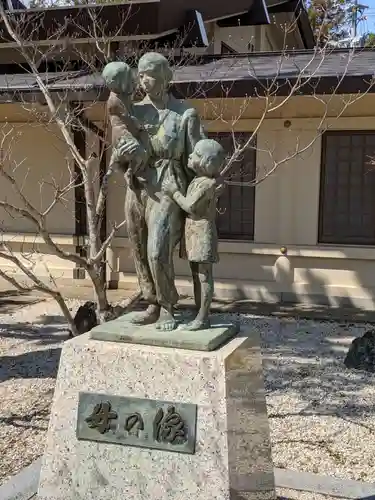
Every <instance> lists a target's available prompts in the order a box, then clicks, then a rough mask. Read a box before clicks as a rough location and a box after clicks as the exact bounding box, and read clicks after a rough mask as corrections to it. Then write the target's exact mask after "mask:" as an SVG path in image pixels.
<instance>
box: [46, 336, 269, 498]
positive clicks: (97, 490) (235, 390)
mask: <svg viewBox="0 0 375 500" xmlns="http://www.w3.org/2000/svg"><path fill="white" fill-rule="evenodd" d="M176 334H177V333H176ZM80 393H81V394H82V393H92V394H98V393H99V394H103V398H104V399H105V396H106V395H107V396H117V397H122V398H143V399H150V400H153V401H161V402H165V401H167V402H174V403H176V407H177V404H191V405H196V407H197V410H196V429H195V431H196V441H195V452H194V453H193V454H189V453H178V452H176V451H166V450H160V449H148V448H145V447H143V448H141V447H137V446H127V445H123V444H113V443H109V442H98V441H88V440H78V439H77V434H76V428H77V413H78V404H79V399H80ZM112 401H113V402H114V405H113V408H112V410H113V411H120V410H119V409H117V408H116V407H115V406H116V398H112ZM94 498H97V499H100V500H102V499H103V500H123V499H125V498H129V499H134V500H142V499H145V500H146V499H147V500H189V499H192V500H270V499H275V498H276V496H275V490H274V475H273V467H272V461H271V451H270V442H269V426H268V420H267V412H266V402H265V394H264V386H263V377H262V364H261V354H260V342H259V338H258V336H257V334H256V333H255V332H253V331H251V330H250V331H246V330H242V331H241V332H240V333H239V334H238V335H237V336H236V337H235V338H233V339H232V340H231V341H229V342H228V343H227V344H225V345H224V346H222V347H221V348H219V349H218V350H216V351H211V352H203V351H193V350H183V349H175V348H168V347H155V346H147V345H136V344H128V343H115V342H103V341H98V340H93V339H90V337H89V334H85V335H82V336H80V337H77V338H75V339H72V340H70V341H67V342H65V344H64V347H63V351H62V356H61V362H60V368H59V372H58V378H57V383H56V389H55V396H54V401H53V406H52V411H51V418H50V425H49V430H48V435H47V443H46V449H45V454H44V457H43V461H42V469H41V476H40V483H39V491H38V500H73V499H74V500H78V499H79V500H93V499H94Z"/></svg>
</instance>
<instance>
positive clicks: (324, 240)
mask: <svg viewBox="0 0 375 500" xmlns="http://www.w3.org/2000/svg"><path fill="white" fill-rule="evenodd" d="M356 135H361V136H363V135H373V136H374V137H375V130H347V129H343V130H330V131H327V132H325V133H324V134H323V135H322V142H321V156H320V179H319V204H318V234H317V243H318V244H321V245H337V246H361V247H365V248H366V247H371V246H375V225H374V234H373V236H372V238H368V239H366V238H363V239H361V238H358V237H355V236H354V237H344V238H343V237H342V235H336V236H335V235H334V236H333V237H328V236H327V235H325V234H324V224H325V222H326V219H325V217H326V215H325V214H324V203H325V195H326V176H327V152H328V151H327V140H328V138H329V137H333V136H336V137H337V136H338V137H343V136H350V137H352V136H356ZM374 152H375V151H374ZM374 175H375V171H374ZM336 183H337V179H336V180H335V189H337V184H336ZM374 195H375V192H374ZM373 210H374V220H375V199H374V208H373Z"/></svg>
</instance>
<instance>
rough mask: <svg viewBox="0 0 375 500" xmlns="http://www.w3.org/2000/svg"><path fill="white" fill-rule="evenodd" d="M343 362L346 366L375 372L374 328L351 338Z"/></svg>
mask: <svg viewBox="0 0 375 500" xmlns="http://www.w3.org/2000/svg"><path fill="white" fill-rule="evenodd" d="M344 364H345V366H346V367H347V368H354V369H356V370H366V371H368V372H375V330H369V331H367V332H366V333H365V334H364V335H363V336H362V337H358V338H356V339H354V340H353V342H352V344H351V346H350V348H349V351H348V353H347V355H346V358H345V360H344Z"/></svg>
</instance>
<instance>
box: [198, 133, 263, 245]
mask: <svg viewBox="0 0 375 500" xmlns="http://www.w3.org/2000/svg"><path fill="white" fill-rule="evenodd" d="M252 133H253V132H252V131H249V132H243V131H238V132H234V135H235V137H236V136H249V137H250V136H251V135H252ZM232 135H233V132H208V133H207V137H208V138H209V139H214V140H217V141H218V142H220V137H224V138H225V139H227V138H228V137H229V138H230V139H231V138H232ZM231 140H232V139H231ZM256 140H257V138H256V137H255V138H254V141H255V148H254V149H253V150H252V151H251V154H252V155H253V158H252V170H251V172H250V174H251V175H252V176H253V178H255V176H256V160H257V150H256ZM236 187H240V186H235V185H231V184H226V188H225V189H232V188H236ZM244 188H245V189H249V190H251V211H252V214H251V233H250V234H249V235H248V236H247V233H246V234H244V233H228V232H222V231H220V225H219V222H218V217H220V214H218V215H217V218H216V227H217V232H218V238H219V240H220V241H230V242H235V241H237V242H245V243H250V242H253V241H254V235H255V203H256V200H255V197H256V190H255V186H243V187H242V189H244ZM219 203H220V199H219V202H218V208H219ZM229 209H230V205H229V207H228V210H229ZM242 223H243V222H242V221H240V224H242Z"/></svg>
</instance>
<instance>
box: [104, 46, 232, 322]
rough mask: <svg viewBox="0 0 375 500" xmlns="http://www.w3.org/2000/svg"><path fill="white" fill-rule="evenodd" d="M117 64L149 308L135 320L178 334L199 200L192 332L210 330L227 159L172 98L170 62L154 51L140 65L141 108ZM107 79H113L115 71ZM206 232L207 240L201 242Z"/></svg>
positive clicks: (123, 139)
mask: <svg viewBox="0 0 375 500" xmlns="http://www.w3.org/2000/svg"><path fill="white" fill-rule="evenodd" d="M110 64H112V65H117V67H116V66H112V69H116V68H117V70H119V69H120V68H122V69H121V71H119V78H120V80H122V84H121V85H120V86H118V84H117V87H118V88H120V89H125V90H122V93H123V94H124V93H125V94H126V95H125V96H124V95H123V96H122V97H121V95H119V94H120V93H121V92H119V91H118V90H117V93H116V95H115V96H113V95H112V98H111V96H110V99H109V104H110V108H109V112H110V116H112V119H111V123H112V129H115V130H112V136H113V156H112V160H111V163H113V164H115V163H116V162H117V163H120V164H122V163H123V164H124V165H125V166H124V168H123V170H124V171H126V172H127V171H128V169H130V172H131V174H130V175H128V177H127V179H128V186H127V191H126V197H125V218H126V222H127V230H128V238H129V240H130V244H131V248H132V252H133V256H134V262H135V269H136V273H137V277H138V281H139V285H140V289H141V292H142V295H143V298H144V299H145V300H146V301H147V302H148V304H149V305H148V307H147V309H146V311H145V312H143V313H139V314H137V315H136V316H135V317H134V318H133V320H132V321H133V322H134V323H135V324H150V323H155V327H156V328H157V329H160V330H165V331H169V330H174V329H175V328H176V327H177V321H176V319H175V317H174V306H175V304H176V303H177V301H178V293H177V290H176V287H175V283H174V278H175V275H174V264H173V253H174V250H175V248H176V245H177V243H178V242H179V241H181V237H182V233H183V227H184V221H185V216H186V212H189V210H187V208H188V206H190V205H189V203H190V201H191V200H192V199H195V197H196V198H197V199H198V198H199V203H198V204H199V207H200V208H199V211H197V212H194V214H193V216H192V217H190V215H191V214H190V213H189V214H190V215H189V217H188V218H187V220H186V230H185V242H186V250H187V258H188V259H189V261H190V262H191V269H192V272H193V280H194V290H195V299H196V304H197V307H198V309H199V313H198V316H197V318H196V319H195V320H194V321H193V322H192V323H191V324H190V325H189V328H191V329H192V330H194V329H199V328H205V327H207V325H208V310H209V305H210V303H211V300H212V293H213V279H212V263H213V262H215V261H216V260H217V236H216V227H215V223H214V219H215V207H216V201H215V200H216V197H217V196H218V191H217V189H216V181H215V177H216V176H217V174H218V172H219V170H220V166H221V164H222V161H223V158H224V155H223V150H222V148H221V146H220V145H219V144H217V143H215V142H214V141H208V140H207V139H206V138H205V135H204V132H203V128H202V125H201V122H200V119H199V116H198V113H197V112H196V110H195V109H194V108H191V107H189V106H188V105H187V104H186V103H185V102H183V101H180V100H177V99H176V98H174V97H173V96H172V95H171V94H170V93H169V89H168V88H169V85H170V82H171V79H172V71H171V69H170V67H169V64H168V61H167V59H166V58H165V57H164V56H162V55H161V54H158V53H153V52H151V53H147V54H145V55H144V56H143V57H141V58H140V60H139V63H138V79H139V84H140V86H141V88H142V89H143V91H144V92H145V94H146V96H145V98H144V99H143V100H142V101H140V102H135V103H133V104H131V103H130V102H129V100H130V99H129V97H126V96H129V95H130V84H127V83H126V82H125V80H129V72H128V71H127V70H126V68H125V66H124V64H125V63H110ZM121 65H122V66H121ZM109 69H111V68H109ZM103 73H106V74H107V75H108V74H110V75H111V74H112V72H111V71H108V68H107V71H106V70H105V71H104V72H103ZM109 80H110V78H108V77H107V78H106V81H107V82H108V81H109ZM116 81H117V80H116ZM107 85H108V83H107ZM109 86H110V85H109ZM110 88H111V86H110ZM113 88H114V87H113V85H112V88H111V90H112V92H114V91H113ZM119 101H120V102H119ZM111 103H112V104H111ZM113 103H115V105H113ZM118 109H120V110H121V112H118ZM111 111H112V113H111ZM202 139H205V140H204V141H203V142H200V141H202ZM189 158H190V159H189ZM126 163H127V166H126ZM131 179H134V182H133V181H132V180H131ZM188 186H189V187H188ZM192 210H193V211H194V210H195V208H194V207H193V208H192ZM198 227H200V228H201V229H200V230H199V231H198V233H199V234H198V233H197V235H194V236H193V233H194V231H195V230H196V229H197V228H198ZM205 231H208V232H207V233H206V232H205ZM197 238H202V240H201V243H200V244H201V246H202V253H201V254H197V253H194V252H196V248H197Z"/></svg>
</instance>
